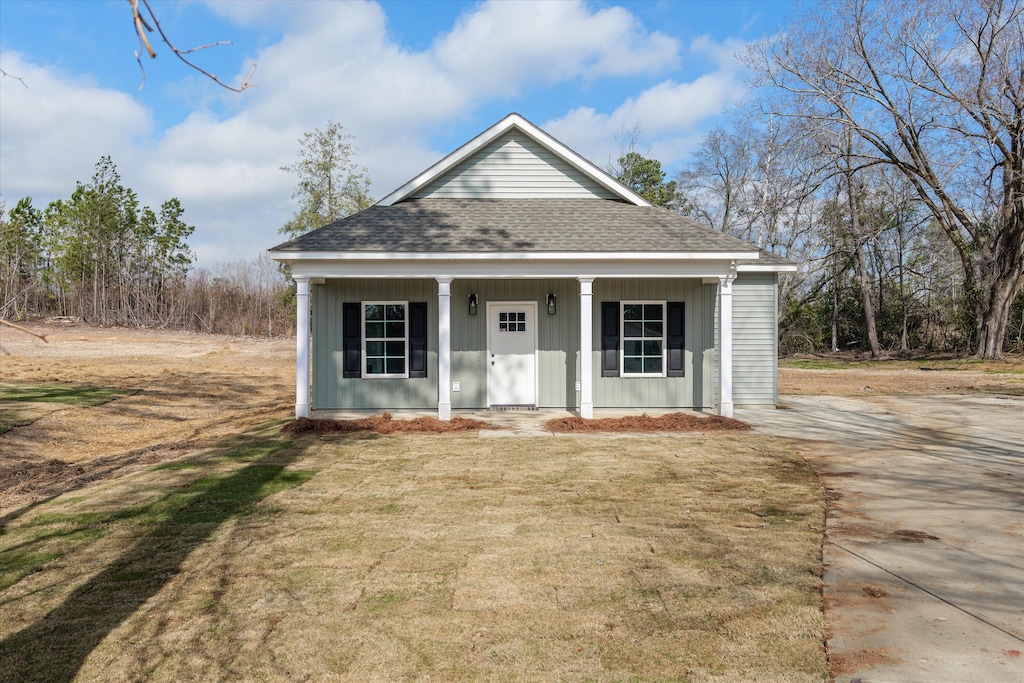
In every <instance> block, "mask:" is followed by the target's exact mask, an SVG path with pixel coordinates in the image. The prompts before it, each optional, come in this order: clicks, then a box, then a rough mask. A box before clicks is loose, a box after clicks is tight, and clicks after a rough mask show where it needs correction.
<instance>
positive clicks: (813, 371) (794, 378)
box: [779, 353, 1024, 396]
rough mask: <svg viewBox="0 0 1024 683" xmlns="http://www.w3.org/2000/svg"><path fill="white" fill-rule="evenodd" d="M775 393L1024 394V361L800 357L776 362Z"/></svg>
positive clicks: (842, 394) (1009, 359)
mask: <svg viewBox="0 0 1024 683" xmlns="http://www.w3.org/2000/svg"><path fill="white" fill-rule="evenodd" d="M779 393H780V394H796V395H830V396H885V395H927V394H948V393H954V394H963V393H1002V394H1012V395H1016V396H1019V395H1024V357H1022V356H1020V355H1011V356H1009V357H1008V358H1007V360H1006V361H978V360H975V359H972V358H920V359H891V360H867V359H864V358H863V357H860V356H857V355H855V354H843V353H838V354H828V355H816V356H809V355H799V356H792V357H789V358H784V359H782V360H780V361H779Z"/></svg>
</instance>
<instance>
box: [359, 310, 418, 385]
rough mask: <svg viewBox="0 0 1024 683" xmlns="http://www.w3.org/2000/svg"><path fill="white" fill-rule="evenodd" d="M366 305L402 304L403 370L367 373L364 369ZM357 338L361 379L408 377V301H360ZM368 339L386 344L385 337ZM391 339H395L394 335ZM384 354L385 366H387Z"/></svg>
mask: <svg viewBox="0 0 1024 683" xmlns="http://www.w3.org/2000/svg"><path fill="white" fill-rule="evenodd" d="M367 306H402V309H403V310H404V311H405V321H404V322H405V337H404V338H403V340H402V341H403V342H404V348H405V352H404V353H405V372H403V373H401V374H399V373H387V372H384V373H380V374H376V373H372V374H371V373H369V372H367V370H366V342H367V338H366V307H367ZM385 331H386V328H385ZM359 340H360V343H361V345H362V346H361V347H360V354H359V376H360V377H361V378H362V379H408V378H409V302H408V301H361V302H360V303H359ZM369 341H381V342H384V343H385V344H387V342H388V338H387V337H372V338H371V339H370V340H369ZM391 341H396V340H395V338H394V337H392V338H391ZM386 359H387V356H386V355H385V363H384V364H385V367H386V366H387V360H386Z"/></svg>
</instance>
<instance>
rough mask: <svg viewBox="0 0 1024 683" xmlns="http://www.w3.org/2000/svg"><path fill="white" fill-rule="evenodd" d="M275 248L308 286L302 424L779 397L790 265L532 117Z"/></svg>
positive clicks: (720, 405)
mask: <svg viewBox="0 0 1024 683" xmlns="http://www.w3.org/2000/svg"><path fill="white" fill-rule="evenodd" d="M270 254H271V256H272V257H273V258H274V259H275V260H277V261H280V262H281V263H285V264H287V265H288V266H289V267H290V268H291V273H292V276H293V277H294V278H295V282H296V284H297V294H298V315H297V335H296V338H297V342H296V346H297V354H296V365H295V371H296V372H295V374H296V403H295V414H296V416H297V417H308V416H310V415H315V414H317V413H318V412H319V413H320V414H324V413H326V412H328V411H338V410H346V411H348V410H372V411H381V410H399V411H400V410H435V409H436V410H437V415H438V417H439V418H440V419H442V420H447V419H450V418H451V415H452V412H453V411H457V410H463V409H473V410H482V409H493V410H508V409H531V410H532V409H545V408H547V409H558V410H569V411H578V413H579V414H580V415H581V416H583V417H585V418H591V417H593V415H594V410H595V409H633V408H640V409H671V408H690V409H705V408H707V409H710V408H714V409H716V410H717V411H718V413H719V414H721V415H725V416H729V415H731V414H732V411H733V406H734V404H735V405H751V406H773V405H774V404H775V403H776V400H777V386H778V383H777V376H778V373H777V345H778V341H777V340H778V333H777V327H778V305H777V276H778V273H779V272H782V271H787V270H793V269H795V266H794V265H793V264H791V263H789V262H787V261H784V260H783V259H780V258H778V257H774V256H772V255H771V254H768V253H766V252H764V251H760V250H758V249H757V248H756V247H754V246H753V245H751V244H748V243H746V242H744V241H742V240H739V239H736V238H734V237H730V236H729V235H726V234H723V233H721V232H718V231H715V230H713V229H711V228H708V227H706V226H703V225H701V224H699V223H697V222H696V221H694V220H693V219H691V218H687V217H686V216H681V215H678V214H675V213H673V212H671V211H667V210H665V209H662V208H659V207H655V206H652V205H651V204H650V203H649V202H647V201H646V200H645V199H644V198H643V197H641V196H639V195H637V194H636V193H634V192H633V191H631V190H630V189H628V188H626V187H624V186H623V185H621V184H620V183H618V182H617V181H616V180H615V179H614V178H613V177H611V176H610V175H608V174H607V173H605V172H604V171H602V170H601V169H600V168H598V167H597V166H595V165H594V164H593V163H591V162H589V161H587V160H586V159H584V158H583V157H582V156H580V155H579V154H577V153H576V152H574V151H573V150H571V149H569V148H568V147H566V146H565V145H564V144H562V143H560V142H559V141H558V140H555V139H554V138H553V137H551V136H550V135H548V134H547V133H545V132H544V131H543V130H541V129H540V128H538V127H537V126H535V125H533V124H532V123H530V122H529V121H527V120H526V119H525V118H523V117H522V116H520V115H518V114H510V115H509V116H507V117H505V118H504V119H502V120H501V121H499V122H498V123H496V124H495V125H493V126H491V127H490V128H488V129H487V130H485V131H484V132H483V133H481V134H480V135H478V136H476V137H475V138H473V139H472V140H470V141H469V142H467V143H466V144H465V145H463V146H462V147H460V148H459V149H457V150H455V151H454V152H452V153H451V154H449V155H448V156H447V157H445V158H444V159H442V160H441V161H439V162H437V163H436V164H434V165H433V166H431V167H430V168H428V169H427V170H426V171H424V172H423V173H421V174H420V175H418V176H416V177H415V178H413V179H412V180H410V181H409V182H407V183H406V184H405V185H402V186H401V187H399V188H398V189H397V190H395V191H394V192H392V193H391V194H389V195H387V196H386V197H384V198H383V199H381V200H380V201H379V202H377V203H376V204H375V205H374V206H372V207H370V208H368V209H366V210H364V211H361V212H359V213H357V214H354V215H351V216H348V217H346V218H343V219H340V220H338V221H335V222H333V223H331V224H330V225H326V226H324V227H322V228H320V229H319V230H314V231H313V232H310V233H307V234H305V235H302V236H301V237H297V238H295V239H293V240H290V241H288V242H285V243H284V244H280V245H278V246H276V247H274V248H273V249H271V250H270ZM311 326H312V330H311ZM311 342H312V354H311V349H310V344H311Z"/></svg>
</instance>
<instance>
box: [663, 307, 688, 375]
mask: <svg viewBox="0 0 1024 683" xmlns="http://www.w3.org/2000/svg"><path fill="white" fill-rule="evenodd" d="M683 310H684V308H683V302H682V301H670V302H668V345H667V350H668V376H669V377H682V376H683V375H684V374H685V372H684V370H683V346H684V344H685V336H684V334H683V332H684V328H685V324H684V322H683V320H684V316H683Z"/></svg>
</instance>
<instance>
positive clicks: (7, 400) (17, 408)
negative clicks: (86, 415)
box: [0, 384, 136, 434]
mask: <svg viewBox="0 0 1024 683" xmlns="http://www.w3.org/2000/svg"><path fill="white" fill-rule="evenodd" d="M134 393H136V392H135V391H133V390H130V389H127V390H126V389H103V388H98V387H83V386H77V385H72V384H67V385H51V386H37V385H30V386H22V385H17V384H0V434H4V433H6V432H9V431H11V430H12V429H14V428H15V427H22V426H24V425H27V424H32V423H33V422H35V421H36V420H37V419H39V417H41V416H42V415H46V414H48V413H50V412H53V411H54V410H58V409H59V407H57V406H53V405H52V404H54V403H56V404H64V405H71V406H85V407H91V406H99V405H103V404H104V403H108V402H110V401H113V400H114V399H116V398H120V397H121V396H131V395H132V394H134Z"/></svg>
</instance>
